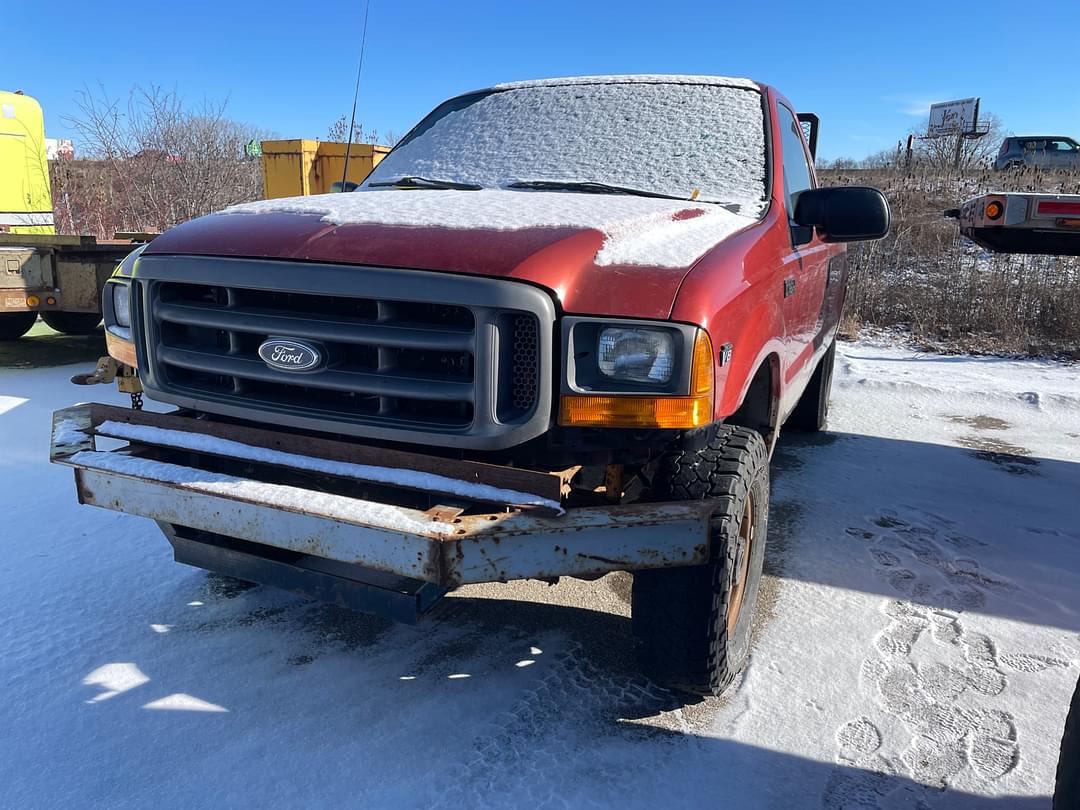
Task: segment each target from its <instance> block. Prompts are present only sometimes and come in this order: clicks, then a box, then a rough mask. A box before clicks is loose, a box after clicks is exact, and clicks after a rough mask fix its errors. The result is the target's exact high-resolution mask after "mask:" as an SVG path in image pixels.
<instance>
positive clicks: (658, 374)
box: [597, 327, 675, 385]
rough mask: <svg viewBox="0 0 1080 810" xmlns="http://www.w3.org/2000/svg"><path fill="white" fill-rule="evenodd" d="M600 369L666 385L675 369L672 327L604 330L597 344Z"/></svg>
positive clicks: (612, 375)
mask: <svg viewBox="0 0 1080 810" xmlns="http://www.w3.org/2000/svg"><path fill="white" fill-rule="evenodd" d="M597 365H598V367H599V369H600V373H601V374H603V375H604V376H605V377H610V378H611V379H613V380H622V381H625V382H641V383H652V384H655V385H663V384H665V383H668V382H670V381H671V375H672V374H673V373H674V371H675V342H674V340H673V339H672V333H671V332H670V331H669V330H659V329H640V328H637V329H625V328H620V327H608V328H606V329H602V330H600V336H599V340H598V346H597Z"/></svg>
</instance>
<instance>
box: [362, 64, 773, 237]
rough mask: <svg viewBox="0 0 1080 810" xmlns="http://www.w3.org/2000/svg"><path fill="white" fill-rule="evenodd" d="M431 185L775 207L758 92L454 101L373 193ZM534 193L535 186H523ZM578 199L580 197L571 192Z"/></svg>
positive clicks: (615, 85)
mask: <svg viewBox="0 0 1080 810" xmlns="http://www.w3.org/2000/svg"><path fill="white" fill-rule="evenodd" d="M399 178H431V179H437V180H438V181H440V182H443V183H458V184H461V183H467V184H472V185H476V186H480V187H482V188H506V187H510V186H513V184H515V183H517V184H529V183H533V184H534V185H533V186H532V188H533V189H534V190H536V189H543V188H544V185H545V183H537V181H551V182H550V183H547V184H546V185H547V189H546V190H558V189H556V188H554V186H553V184H558V183H565V184H573V183H589V184H594V190H595V188H596V187H597V186H600V185H606V186H612V187H618V188H620V189H623V190H635V189H637V190H641V191H645V192H651V193H653V194H657V195H666V196H672V197H677V198H680V199H691V198H694V199H697V200H698V201H701V202H714V203H724V204H727V205H729V206H732V207H733V208H734V206H738V208H737V209H735V210H738V211H739V213H742V214H748V215H750V216H757V215H758V214H759V213H760V211H761V210H762V209H763V207H764V200H765V199H766V193H765V136H764V121H763V117H762V99H761V94H760V92H759V91H758V90H756V89H746V88H740V87H727V86H719V85H710V84H701V83H697V84H680V83H671V82H668V83H645V82H611V83H597V84H566V85H544V84H540V85H532V86H525V87H520V88H515V89H509V90H494V91H486V92H482V93H474V94H472V95H468V96H462V97H460V98H456V99H452V100H451V101H448V102H446V103H445V104H443V105H441V106H440V107H438V108H437V109H436V110H435V111H434V112H432V113H431V114H430V115H429V116H428V117H427V118H425V119H424V120H423V121H422V122H421V123H420V124H419V125H418V126H417V127H416V128H415V129H414V130H413V131H412V132H410V133H409V135H408V136H406V138H405V139H404V140H403V141H402V142H401V144H399V145H398V147H397V148H396V149H394V151H393V152H391V153H390V154H389V155H388V156H387V157H386V158H385V159H384V160H383V161H382V162H381V163H380V164H379V166H378V168H376V169H375V171H374V172H373V173H372V174H371V176H370V177H369V178H368V180H367V182H365V183H364V187H369V186H378V185H379V184H382V186H383V187H385V185H387V184H390V183H392V182H393V181H395V180H397V179H399ZM518 187H519V188H521V189H522V191H521V193H529V191H528V188H529V187H528V185H519V186H518ZM567 190H571V191H572V190H576V189H574V188H572V187H571V186H568V188H567Z"/></svg>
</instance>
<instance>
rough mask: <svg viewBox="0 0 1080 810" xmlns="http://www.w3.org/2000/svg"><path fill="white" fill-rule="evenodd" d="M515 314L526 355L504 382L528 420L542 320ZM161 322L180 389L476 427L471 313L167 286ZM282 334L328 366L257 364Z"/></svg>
mask: <svg viewBox="0 0 1080 810" xmlns="http://www.w3.org/2000/svg"><path fill="white" fill-rule="evenodd" d="M509 317H510V318H511V321H512V322H513V323H514V330H513V343H514V346H515V351H514V362H513V367H512V372H513V373H512V383H511V381H510V380H507V382H506V383H505V384H506V385H512V388H513V401H514V404H515V409H517V410H520V411H522V412H523V411H525V410H528V409H529V408H531V407H534V406H535V404H536V399H537V393H536V382H535V380H536V377H537V375H536V369H537V364H538V360H537V357H536V356H535V352H536V351H538V341H537V337H536V333H537V330H536V319H535V318H534V317H532V316H520V315H517V314H513V315H510V316H509ZM151 319H152V322H153V331H154V334H155V335H156V350H155V352H154V358H153V359H154V365H155V371H156V373H157V375H158V378H159V384H161V385H162V386H163V387H164V388H166V389H169V390H175V391H181V392H187V393H191V394H196V395H198V396H200V397H201V398H203V399H207V398H209V399H215V400H218V401H234V400H240V401H243V402H244V403H245V404H247V405H256V406H258V405H260V404H261V405H263V406H265V407H267V408H270V409H273V410H278V411H282V410H284V411H289V412H293V411H302V412H307V413H310V414H317V415H320V416H330V417H332V418H335V419H339V420H346V421H362V422H373V421H374V422H384V423H395V422H396V423H402V422H405V423H420V424H424V425H432V426H441V427H467V426H468V425H470V424H471V423H472V422H473V419H474V415H475V414H474V412H475V407H476V402H477V394H476V388H477V385H476V383H477V381H476V379H475V374H476V368H477V363H476V357H475V352H476V345H477V340H476V331H477V326H476V324H477V318H476V316H475V314H474V312H473V311H472V310H471V309H470V308H469V307H465V306H458V305H453V304H441V303H428V302H416V301H389V300H381V299H378V298H369V297H350V296H327V295H313V294H307V293H296V292H278V291H268V290H254V289H246V288H239V287H226V286H216V285H204V284H187V283H177V282H166V281H163V282H157V283H156V284H155V285H154V288H153V290H152V293H151ZM500 320H501V318H500ZM518 321H521V322H523V323H524V322H525V321H531V323H532V327H531V330H530V327H528V326H520V327H519V326H518ZM271 337H288V338H294V339H302V340H304V341H306V342H309V343H311V344H313V345H315V346H316V347H317V348H318V349H319V351H320V352H321V353H322V355H323V357H324V360H323V362H322V364H321V365H320V366H319V367H318V368H317V369H316V370H314V371H312V372H308V373H297V372H290V371H280V370H277V369H274V368H271V367H269V366H268V365H266V364H265V363H264V362H263V361H262V359H261V358H260V357H259V355H258V350H259V346H260V345H261V344H262V343H263V342H264V341H266V340H267V339H268V338H271ZM528 351H532V352H534V355H533V356H532V357H531V358H528V357H525V356H524V353H525V352H528ZM519 355H521V357H520V358H519ZM530 375H531V376H530ZM525 378H528V379H527V380H526V379H525ZM519 380H523V381H519ZM500 387H501V386H500ZM519 403H520V405H519Z"/></svg>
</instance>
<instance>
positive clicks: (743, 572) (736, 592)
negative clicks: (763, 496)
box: [727, 491, 754, 636]
mask: <svg viewBox="0 0 1080 810" xmlns="http://www.w3.org/2000/svg"><path fill="white" fill-rule="evenodd" d="M753 551H754V493H753V492H752V491H751V492H747V493H746V503H745V504H744V505H743V514H742V520H740V521H739V546H738V549H737V551H736V555H735V566H736V570H735V574H736V578H735V579H734V580H733V582H732V584H731V601H730V603H729V605H728V614H727V631H728V635H729V636H730V635H731V634H732V633H733V632H734V631H735V626H736V625H737V624H738V623H739V615H740V614H741V613H742V606H743V597H744V596H745V595H746V585H747V582H746V580H747V578H748V575H749V573H750V558H751V556H753Z"/></svg>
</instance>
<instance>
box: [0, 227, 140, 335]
mask: <svg viewBox="0 0 1080 810" xmlns="http://www.w3.org/2000/svg"><path fill="white" fill-rule="evenodd" d="M149 238H150V237H149V236H148V235H136V234H133V235H132V238H127V239H113V240H107V241H98V240H97V239H95V238H94V237H92V236H58V235H53V234H27V233H0V259H2V261H0V265H2V270H0V340H15V339H18V338H20V337H22V335H24V334H26V332H27V331H29V329H30V327H32V326H33V325H34V321H35V320H36V319H37V317H38V316H39V315H40V316H41V317H42V319H43V320H44V321H45V322H46V323H47V324H49V326H51V327H53V328H54V329H56V330H57V331H60V332H65V333H67V334H86V333H87V332H90V331H92V330H94V329H95V328H96V327H97V326H98V324H99V323H100V322H101V312H102V310H101V291H102V289H103V288H104V286H105V282H106V281H107V280H108V279H109V277H110V276H111V275H112V274H113V271H114V270H115V269H116V266H117V265H118V264H119V263H120V262H121V261H123V259H124V257H125V256H127V254H128V253H130V252H131V251H132V250H134V249H135V248H136V247H138V246H139V244H140V243H142V242H145V241H146V240H147V239H149Z"/></svg>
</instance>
